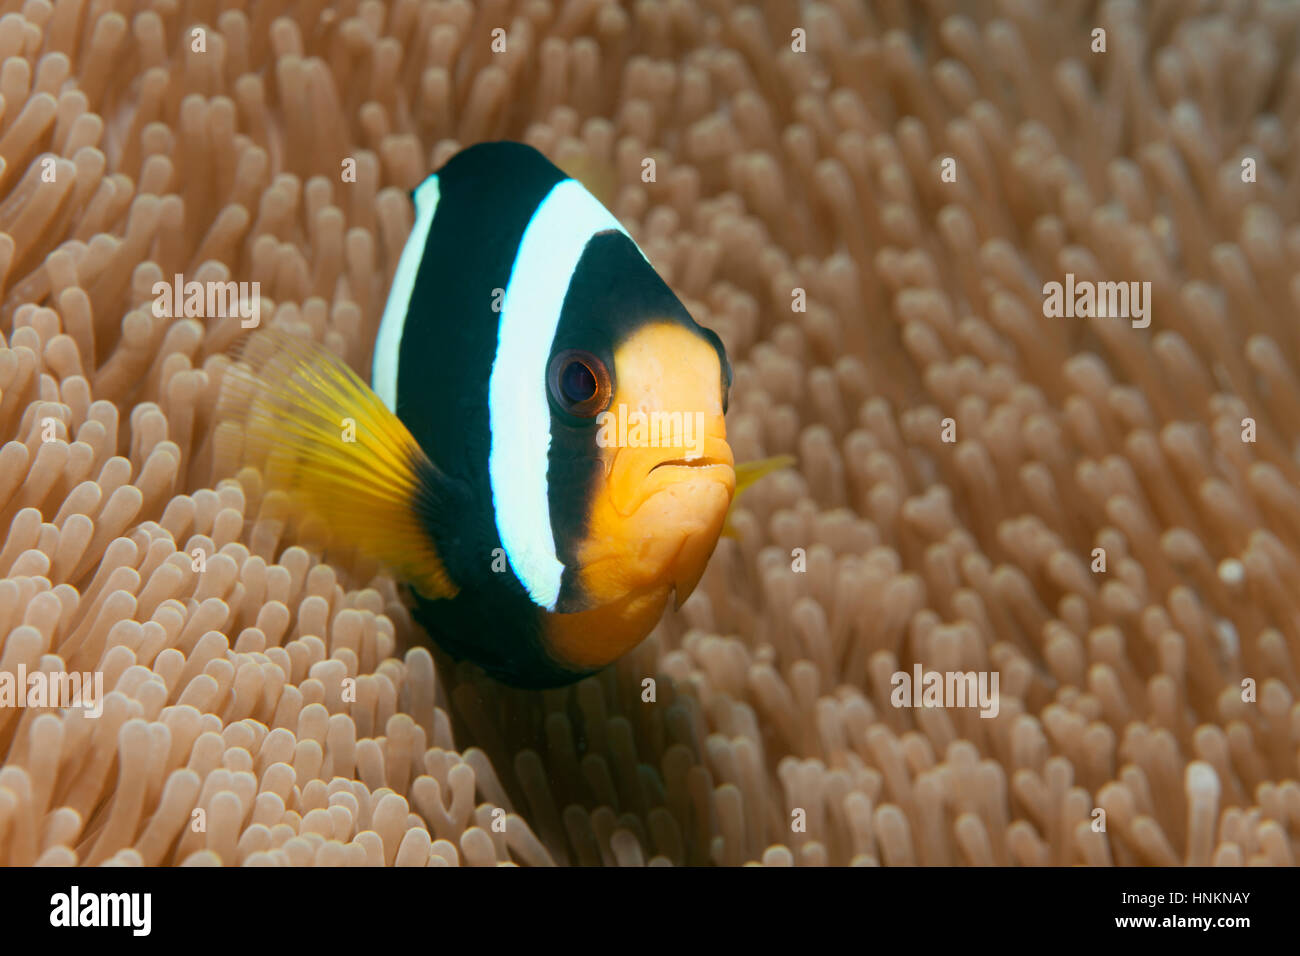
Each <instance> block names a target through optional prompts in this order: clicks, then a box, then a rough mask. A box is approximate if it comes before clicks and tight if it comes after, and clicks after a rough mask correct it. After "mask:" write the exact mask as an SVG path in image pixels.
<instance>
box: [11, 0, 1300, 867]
mask: <svg viewBox="0 0 1300 956" xmlns="http://www.w3.org/2000/svg"><path fill="white" fill-rule="evenodd" d="M1098 31H1101V32H1098ZM1298 49H1300V5H1297V4H1293V3H1284V2H1280V0H1258V2H1244V0H1241V2H1236V0H1223V2H1181V3H1176V2H1163V0H1153V2H1150V3H1139V2H1131V0H1130V2H1124V0H1107V2H1103V3H1094V2H1084V0H1061V2H1048V0H1003V2H958V0H925V2H915V3H907V2H901V0H899V2H873V3H864V2H861V0H827V2H818V3H804V2H796V0H771V2H764V3H753V4H749V3H734V2H729V0H699V2H691V0H663V2H650V0H639V2H635V3H625V4H620V3H615V2H601V0H523V2H508V0H483V2H479V3H469V2H466V0H446V2H443V0H394V2H391V3H381V2H377V0H366V2H360V3H358V2H346V0H345V2H337V3H327V2H323V0H303V2H294V3H286V2H279V0H258V2H255V3H254V2H247V3H238V2H231V3H223V2H164V0H158V2H142V0H85V2H73V0H25V2H15V0H3V2H0V51H2V52H3V67H2V68H0V534H3V542H2V544H0V672H9V673H16V672H17V671H18V669H19V667H20V666H21V667H22V668H24V669H25V670H26V672H28V673H33V672H36V671H45V672H46V673H50V674H53V673H57V672H61V671H65V670H66V671H78V672H96V671H97V672H101V673H102V674H103V675H104V684H105V690H106V692H107V694H106V697H105V699H104V701H103V714H102V716H100V717H99V718H98V719H93V718H90V717H88V716H86V714H85V712H84V711H80V710H77V709H67V710H60V709H54V708H48V707H45V708H42V707H0V760H2V766H0V863H4V864H8V865H28V864H32V863H44V864H61V865H70V864H98V863H103V862H108V861H111V862H117V863H124V864H149V865H157V864H181V863H187V864H191V865H195V864H199V865H207V864H214V865H215V864H232V865H233V864H241V863H243V864H266V863H293V864H308V863H312V862H315V863H321V864H378V863H383V864H397V865H415V866H421V865H494V864H497V863H503V862H515V863H519V864H525V865H534V864H542V865H550V864H558V865H577V864H583V865H601V864H604V865H642V864H651V865H656V864H674V865H692V864H694V865H700V864H722V865H736V864H743V863H747V862H762V863H765V864H771V865H822V864H832V865H844V864H867V865H873V864H884V865H897V864H909V863H916V864H972V865H980V864H1000V865H1005V864H1017V865H1038V864H1057V865H1063V864H1090V865H1110V864H1116V865H1133V864H1144V865H1177V864H1184V863H1191V864H1209V863H1215V864H1235V863H1267V864H1284V865H1290V864H1293V863H1294V862H1295V859H1296V856H1297V854H1298V853H1300V767H1298V763H1297V761H1298V756H1297V755H1298V753H1300V703H1298V702H1297V700H1296V696H1297V694H1298V693H1300V676H1298V675H1300V587H1298V586H1297V585H1298V583H1300V487H1298V486H1297V480H1298V479H1300V459H1298V457H1297V456H1298V455H1300V444H1298V440H1300V323H1297V316H1298V315H1300V57H1298V56H1297V51H1298ZM492 139H515V140H520V141H523V142H527V143H530V144H532V145H534V146H536V147H537V148H539V149H540V150H542V151H543V152H544V153H546V154H547V155H548V156H549V157H550V158H551V159H552V160H553V161H555V162H557V163H558V164H559V165H561V166H562V167H564V168H565V169H566V170H568V171H569V172H570V173H572V174H573V175H575V176H579V177H580V178H582V179H583V180H584V182H586V183H587V184H588V186H589V187H590V188H591V189H592V190H593V191H594V192H595V193H596V194H597V195H598V196H600V197H601V198H602V199H603V200H604V201H605V202H606V203H607V204H608V205H609V206H610V208H611V209H612V210H613V212H614V213H615V214H616V215H617V216H618V218H619V219H620V220H621V221H622V222H623V223H624V224H625V226H626V227H627V228H628V230H629V231H630V233H631V234H632V236H633V237H634V238H635V239H636V240H637V242H638V243H639V244H640V245H641V247H642V248H643V249H644V250H645V252H646V253H647V255H648V256H649V258H650V260H651V262H652V263H653V264H654V266H655V267H656V269H658V271H659V272H660V274H661V275H663V276H664V278H665V280H666V281H667V282H668V283H669V284H670V285H671V286H672V288H673V290H674V291H675V292H676V293H677V294H678V295H679V296H680V297H681V299H682V301H683V302H684V303H685V304H686V305H687V307H688V308H689V309H690V311H691V313H692V315H693V316H694V317H695V318H696V320H697V321H699V322H700V323H701V324H703V325H705V326H708V327H710V328H713V329H714V330H715V331H717V332H718V333H719V335H720V336H721V337H722V339H723V340H724V342H725V344H726V347H727V350H728V354H729V355H730V357H731V361H732V363H733V365H734V368H735V384H734V388H733V390H732V393H731V408H730V412H729V414H728V420H729V432H728V436H729V439H730V441H731V442H732V445H733V447H734V448H735V451H736V458H737V460H738V461H743V460H748V459H754V458H759V457H763V456H769V455H778V454H791V455H794V456H796V457H797V460H798V464H797V466H796V467H795V468H793V469H791V470H787V471H784V472H781V473H778V474H775V475H773V476H771V477H769V478H767V479H765V480H764V481H763V482H762V483H760V484H759V485H757V486H756V487H755V488H754V489H753V490H752V491H751V492H748V493H747V494H746V495H745V497H744V498H743V499H741V501H740V504H739V506H738V510H737V514H736V515H735V525H736V536H735V537H734V538H731V537H729V538H724V539H723V540H722V541H721V542H720V544H719V546H718V548H717V551H716V553H715V554H714V557H713V559H712V562H711V564H710V567H709V570H708V571H707V573H706V575H705V577H704V579H703V581H702V583H701V585H700V587H699V589H698V590H697V592H696V593H695V594H694V595H693V596H692V597H691V599H690V600H689V601H687V602H686V604H685V605H684V606H683V607H682V608H681V609H680V610H679V611H677V612H670V613H669V614H668V615H667V616H666V617H665V619H664V620H663V621H662V622H661V623H660V625H659V626H658V627H657V628H656V630H655V631H654V632H653V633H652V634H651V636H650V637H649V638H648V639H647V640H646V641H645V642H644V643H643V644H642V645H641V646H640V647H638V648H637V649H636V650H635V651H634V652H632V653H631V654H629V655H628V656H626V657H625V658H623V659H622V660H620V661H619V662H618V663H617V664H616V665H615V666H612V667H610V668H608V669H607V670H605V671H604V672H602V673H601V674H599V675H598V676H596V677H593V678H589V679H587V680H585V681H583V682H582V683H580V684H578V685H576V686H574V687H571V688H565V689H561V690H554V691H546V692H523V691H516V690H511V689H509V688H505V687H502V686H499V685H497V684H495V683H493V682H492V681H490V680H488V679H487V678H485V677H483V676H482V674H481V673H480V672H478V671H476V669H475V668H473V667H471V666H468V665H462V666H457V665H455V664H454V663H452V662H450V661H447V660H445V659H444V658H442V657H441V655H435V653H433V652H431V651H430V649H429V648H428V645H427V642H426V640H425V639H424V637H423V635H422V634H421V633H420V632H419V630H418V628H416V627H415V626H414V625H413V624H412V622H411V619H410V615H409V612H408V611H407V609H406V606H405V604H404V603H403V599H402V596H401V593H400V591H399V588H398V587H397V585H396V584H395V583H394V581H393V580H392V579H391V578H389V577H388V576H385V575H382V574H381V575H379V576H375V575H374V573H373V570H371V571H369V572H367V571H364V570H359V569H357V568H353V567H349V566H346V565H343V564H334V563H322V562H321V560H320V559H319V557H318V556H316V555H315V553H314V552H311V551H309V550H307V549H305V548H304V547H302V546H301V545H299V544H296V543H295V542H294V541H293V539H292V537H291V536H290V535H288V534H287V533H286V527H285V522H284V521H283V520H282V518H283V515H282V513H281V512H280V511H278V510H277V507H276V504H275V501H274V500H273V498H271V497H269V496H262V495H261V494H260V493H259V489H258V486H257V482H256V480H255V478H252V477H250V476H248V475H244V476H242V477H243V478H244V480H243V482H237V481H234V480H231V479H230V478H228V477H221V476H223V475H228V474H229V473H230V471H231V463H230V462H224V461H222V460H220V455H219V454H218V452H217V451H216V447H217V444H218V443H215V442H214V441H213V433H214V422H215V419H216V416H215V409H216V406H217V401H218V398H219V396H220V394H221V387H222V381H223V375H224V373H225V371H226V370H227V368H228V367H229V362H230V360H229V359H228V358H227V352H228V351H229V350H230V349H231V348H233V347H235V346H236V345H237V343H238V342H239V340H240V339H241V337H242V336H244V335H245V334H246V330H245V329H243V328H242V327H241V324H240V320H239V318H238V317H232V316H227V317H224V318H211V317H206V318H169V317H160V316H157V315H155V310H154V309H153V308H152V306H153V304H154V297H153V294H152V292H151V289H152V288H153V286H154V284H155V283H156V282H159V281H165V282H170V281H171V280H172V277H173V276H174V275H176V274H183V275H184V276H185V277H186V278H187V279H196V280H199V281H236V282H250V283H251V282H257V283H259V287H260V290H261V296H262V299H261V323H262V324H263V325H272V324H285V325H287V326H295V327H297V328H298V330H299V331H300V332H301V333H302V334H307V335H310V336H311V337H313V338H315V339H317V340H319V341H321V342H324V343H326V344H327V345H328V346H329V347H331V348H333V349H335V350H336V351H338V352H340V353H341V354H343V355H344V356H346V358H347V359H348V360H349V362H350V363H351V364H352V366H353V367H354V368H355V369H358V370H361V371H363V374H364V370H366V369H368V367H369V359H370V350H371V348H372V345H373V341H374V336H375V332H376V330H377V328H378V323H379V320H380V316H381V314H382V312H383V307H384V303H385V299H386V296H387V294H388V289H389V283H390V281H391V277H392V274H393V271H394V269H395V268H396V264H397V259H398V256H399V254H400V252H401V249H402V246H403V243H404V241H405V239H406V235H407V233H408V231H409V230H410V228H411V224H412V210H411V206H410V201H409V198H408V195H407V193H408V192H409V190H411V189H412V188H413V187H414V186H415V185H417V184H418V183H419V182H420V181H421V180H422V179H423V178H424V177H425V176H426V175H428V173H429V172H431V171H432V170H434V169H436V168H437V167H438V166H439V165H441V163H442V162H444V161H445V160H446V159H447V158H448V157H449V156H451V155H452V154H454V153H455V152H456V151H457V150H458V149H459V148H461V147H463V146H466V145H469V144H472V143H475V142H480V141H484V140H492ZM646 160H653V161H654V162H653V164H649V165H647V163H646ZM349 163H350V165H349ZM349 169H350V170H352V171H353V172H354V175H353V176H351V177H349V176H348V175H347V172H348V170H349ZM647 173H650V174H651V175H650V176H649V178H647ZM502 188H503V189H508V188H509V183H502ZM1067 274H1068V275H1070V276H1072V277H1074V279H1076V280H1082V281H1091V282H1097V281H1115V282H1138V283H1149V284H1150V285H1149V287H1148V288H1149V294H1148V296H1147V298H1146V303H1145V305H1146V307H1147V314H1146V316H1145V317H1144V318H1143V319H1142V320H1141V321H1138V320H1137V319H1135V320H1134V321H1130V320H1129V319H1128V318H1116V317H1105V318H1088V317H1079V316H1060V315H1055V316H1049V315H1048V314H1047V312H1048V310H1046V309H1045V306H1044V285H1045V284H1047V283H1051V282H1060V283H1064V282H1065V281H1066V276H1067ZM1143 322H1145V323H1147V324H1145V325H1144V324H1143ZM51 420H52V421H53V425H50V424H49V422H50V421H51ZM196 551H198V552H201V553H202V554H203V555H204V556H205V561H204V562H203V565H204V566H203V568H202V570H197V569H196V564H197V563H198V559H196V558H195V557H194V553H195V552H196ZM918 666H920V667H921V668H923V669H924V670H925V671H945V672H946V671H979V672H986V673H987V672H995V673H996V674H997V675H998V677H999V698H998V707H997V713H996V716H987V717H982V716H981V715H980V712H979V711H978V710H977V709H972V708H924V707H917V708H911V707H896V706H894V705H893V704H892V703H891V691H892V689H893V688H892V687H891V675H894V674H895V673H897V672H900V671H901V672H905V673H907V674H911V673H913V669H914V668H916V667H918ZM346 678H354V679H355V695H354V696H355V699H345V698H348V697H350V696H351V695H346V694H345V693H344V690H343V689H344V687H345V684H344V681H345V679H346ZM647 679H650V680H652V681H653V683H652V684H647V683H646V680H647ZM651 696H652V697H653V699H652V700H651V699H647V698H648V697H651ZM196 808H197V809H201V810H203V811H204V812H203V813H202V814H200V815H197V816H196V815H195V813H194V811H195V809H196ZM497 811H504V815H503V814H501V813H499V812H497ZM1099 811H1100V815H1099ZM196 820H202V823H203V825H202V826H201V827H197V826H196V825H195V822H196ZM502 821H504V825H502ZM1098 821H1101V822H1102V828H1100V829H1099V828H1098V826H1097V823H1098ZM494 824H495V825H494Z"/></svg>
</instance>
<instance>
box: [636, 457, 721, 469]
mask: <svg viewBox="0 0 1300 956" xmlns="http://www.w3.org/2000/svg"><path fill="white" fill-rule="evenodd" d="M718 465H721V466H724V467H727V468H731V467H733V466H732V463H731V462H729V461H726V460H725V459H722V458H711V457H708V456H706V455H699V456H697V457H695V458H669V459H668V460H667V461H661V462H659V464H657V465H655V466H654V467H653V468H651V469H650V471H651V472H656V471H658V470H659V469H660V468H711V467H714V466H718Z"/></svg>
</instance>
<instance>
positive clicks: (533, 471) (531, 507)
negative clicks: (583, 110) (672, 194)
mask: <svg viewBox="0 0 1300 956" xmlns="http://www.w3.org/2000/svg"><path fill="white" fill-rule="evenodd" d="M609 230H616V231H618V232H621V233H623V235H625V236H626V235H627V231H626V230H625V229H624V228H623V227H622V226H621V225H619V222H618V220H617V219H615V218H614V217H613V215H612V214H611V213H610V212H609V210H608V209H606V208H605V207H604V206H602V205H601V204H600V203H599V202H598V201H597V200H596V198H595V197H594V196H592V195H591V193H589V192H587V190H586V189H584V188H583V187H582V185H581V184H580V183H578V182H576V181H574V180H572V179H565V180H562V181H561V182H559V183H557V184H556V185H555V187H554V188H553V189H552V190H551V191H550V193H549V194H548V195H547V196H546V198H545V199H543V200H542V202H541V204H540V205H538V207H537V209H536V211H535V212H534V213H533V217H532V219H530V220H529V222H528V226H527V227H526V228H525V229H524V234H523V237H522V238H521V239H520V242H519V250H518V253H517V254H516V256H515V262H514V267H513V268H512V270H511V272H510V281H509V282H508V283H507V285H506V292H505V298H504V300H503V301H502V303H501V321H500V326H499V328H498V332H497V354H496V359H495V360H494V361H493V363H492V375H491V378H490V379H489V381H488V411H489V416H490V420H491V426H492V450H491V453H490V455H489V458H488V474H489V476H490V478H491V481H492V498H493V505H494V508H495V512H496V523H497V532H498V533H499V534H500V536H501V543H502V545H504V546H505V551H506V557H507V558H508V559H509V560H510V566H511V567H512V568H513V569H514V572H515V575H516V576H517V577H518V578H519V580H520V582H521V583H522V584H523V586H524V587H525V588H526V589H527V591H528V595H529V597H531V598H532V600H533V603H534V604H537V605H540V606H541V607H544V608H546V609H547V610H548V611H553V610H555V604H556V601H557V600H558V599H559V595H560V576H561V575H562V574H563V573H564V565H563V564H562V563H561V562H560V560H559V559H558V558H557V557H556V556H555V538H554V535H553V533H552V530H551V503H550V497H549V493H548V488H547V479H546V471H547V455H548V453H549V451H550V447H551V408H550V404H549V402H548V400H547V395H546V362H547V358H548V357H549V356H550V354H551V346H552V344H553V342H554V340H555V331H556V328H557V327H558V326H559V324H560V311H561V309H562V308H563V307H564V297H565V295H566V294H567V293H568V290H569V281H570V280H571V279H572V277H573V273H574V270H575V269H577V267H578V261H579V260H580V259H581V258H582V253H583V250H584V249H586V247H587V243H588V241H590V239H591V238H592V236H594V235H596V233H598V232H606V231H609ZM629 238H631V237H629ZM643 255H644V253H643Z"/></svg>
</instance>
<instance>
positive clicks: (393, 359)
mask: <svg viewBox="0 0 1300 956" xmlns="http://www.w3.org/2000/svg"><path fill="white" fill-rule="evenodd" d="M438 196H439V193H438V177H437V176H436V175H434V176H430V177H429V178H428V179H426V180H425V181H424V182H422V183H420V185H419V186H418V187H417V188H416V190H415V226H414V228H412V229H411V235H410V236H409V237H407V240H406V245H405V247H403V249H402V255H401V258H400V259H398V260H397V272H395V273H394V274H393V287H392V289H391V290H389V293H388V302H387V304H386V305H385V306H384V317H383V319H381V320H380V322H379V338H378V339H377V340H376V341H375V357H374V360H373V361H372V362H371V370H370V382H371V386H372V387H373V388H374V390H375V393H376V394H377V395H378V396H379V398H380V400H382V401H383V403H384V404H385V405H387V406H388V410H389V411H391V412H393V413H394V414H396V413H397V361H398V357H399V356H400V355H401V350H402V331H403V330H404V329H405V328H406V316H407V313H408V312H409V311H410V307H411V293H412V291H414V289H415V277H416V275H417V274H419V271H420V263H421V262H423V261H424V247H425V244H426V243H427V242H428V241H429V226H430V225H431V224H432V223H433V214H434V213H435V212H436V211H437V209H438Z"/></svg>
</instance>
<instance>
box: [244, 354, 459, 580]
mask: <svg viewBox="0 0 1300 956" xmlns="http://www.w3.org/2000/svg"><path fill="white" fill-rule="evenodd" d="M220 414H221V417H222V418H224V419H225V420H227V421H232V422H234V423H236V424H237V425H238V426H240V429H241V431H242V439H243V442H242V448H241V449H240V454H239V460H241V461H242V462H243V463H244V464H246V465H252V466H254V467H256V468H258V469H259V470H260V471H261V472H262V476H263V481H264V483H265V485H266V487H267V489H268V490H278V491H283V492H285V493H286V495H287V497H288V499H289V501H290V503H291V507H292V508H293V509H294V510H295V511H297V512H298V513H299V514H300V516H301V517H304V518H313V519H316V520H317V521H318V522H319V523H323V524H324V525H325V526H326V527H327V529H328V535H329V543H330V544H332V545H341V546H343V547H349V548H354V549H356V550H357V551H359V552H361V553H362V554H365V555H367V556H369V557H371V558H373V559H375V560H377V561H379V562H380V563H382V564H384V565H385V566H387V567H388V568H389V569H390V570H391V571H393V572H394V573H395V574H397V575H398V576H400V577H401V578H402V579H403V580H405V581H407V582H408V583H410V584H411V585H412V586H414V587H415V588H416V589H417V590H419V591H420V593H422V594H424V595H425V596H426V597H429V598H443V597H454V596H455V595H456V592H457V587H456V585H455V584H454V582H452V580H451V579H450V578H449V577H448V575H447V572H446V569H445V568H444V566H443V563H442V560H441V558H440V557H439V556H438V552H437V548H436V547H435V545H434V543H433V539H432V537H431V536H430V534H429V532H428V530H427V526H426V523H425V521H424V520H423V519H424V518H425V517H427V512H428V510H429V509H430V508H431V507H436V506H437V498H438V493H437V488H436V483H437V481H438V479H439V477H440V473H439V472H438V469H437V468H436V467H435V466H434V464H433V462H432V461H430V460H429V457H428V456H427V455H426V454H425V453H424V451H423V449H421V448H420V446H419V444H418V443H417V442H416V441H415V438H414V437H413V436H412V435H411V433H410V431H408V430H407V428H406V426H405V425H403V424H402V422H401V420H399V419H398V417H397V416H396V415H394V414H393V413H392V412H391V411H389V410H388V408H387V407H386V406H385V405H384V404H383V402H382V401H380V399H379V396H377V395H376V394H375V393H374V392H373V391H371V390H370V388H369V386H367V385H366V384H365V382H363V381H362V380H361V379H360V378H359V377H358V376H357V375H356V373H355V372H353V371H352V369H350V368H348V366H347V365H346V364H345V363H344V361H343V359H341V358H340V357H339V356H337V355H335V354H334V353H333V352H331V351H329V350H328V349H326V348H324V347H323V346H321V345H318V344H317V343H315V342H312V341H310V340H307V339H303V338H299V337H296V336H292V335H289V334H287V333H285V332H282V331H279V330H267V331H263V332H260V333H257V334H256V335H255V336H254V337H253V338H252V339H250V340H249V342H248V343H247V346H246V347H245V349H244V350H243V352H242V355H240V356H239V358H238V360H237V361H236V362H235V363H234V364H232V365H231V366H230V369H229V370H228V372H227V376H226V382H225V385H224V386H223V394H222V400H221V409H220ZM224 438H225V440H228V441H229V440H233V438H234V436H233V434H232V432H231V431H230V430H226V431H225V433H224Z"/></svg>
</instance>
